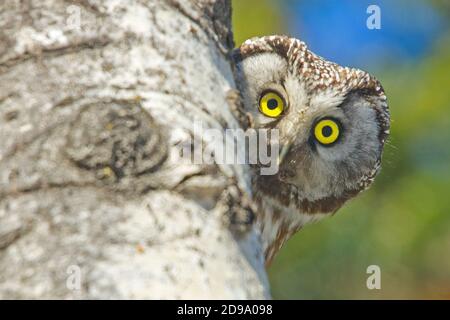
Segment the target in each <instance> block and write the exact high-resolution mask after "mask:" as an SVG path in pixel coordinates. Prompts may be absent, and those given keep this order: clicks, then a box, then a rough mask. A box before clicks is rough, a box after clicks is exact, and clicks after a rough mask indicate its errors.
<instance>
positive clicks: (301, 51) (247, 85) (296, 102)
mask: <svg viewBox="0 0 450 320" xmlns="http://www.w3.org/2000/svg"><path fill="white" fill-rule="evenodd" d="M233 56H234V60H235V63H236V77H237V82H238V86H239V89H240V92H241V94H242V99H243V104H244V106H243V108H244V111H245V113H246V114H247V115H248V116H249V118H250V123H251V127H253V128H268V129H278V134H279V140H280V141H279V144H280V148H279V150H280V152H279V155H278V163H279V170H278V173H277V174H275V175H272V176H263V175H260V176H257V177H256V181H255V183H256V193H257V196H258V197H259V198H260V199H261V200H263V202H264V203H266V206H269V205H268V204H269V203H270V206H271V207H272V209H273V207H275V208H278V209H279V211H280V210H281V213H280V212H279V213H278V214H276V213H274V212H272V214H274V215H275V216H278V219H284V220H286V223H285V224H288V225H287V226H286V227H285V229H286V230H285V232H291V231H292V230H291V229H296V228H298V227H299V226H300V224H301V222H300V220H302V219H303V220H304V218H302V219H301V218H298V217H297V219H296V218H295V215H299V216H300V215H302V216H303V217H304V215H314V214H326V213H332V212H335V211H336V210H337V209H338V208H339V207H340V206H341V205H342V204H343V203H344V202H345V201H346V200H348V199H349V198H351V197H353V196H355V195H357V194H358V193H359V192H360V191H361V190H363V189H365V188H367V187H368V186H369V185H370V183H371V182H372V181H373V180H374V177H375V175H376V174H377V173H378V171H379V169H380V162H381V154H382V151H383V145H384V143H385V141H386V138H387V136H388V134H389V111H388V106H387V101H386V96H385V94H384V91H383V88H382V87H381V85H380V83H379V82H378V80H376V79H375V78H374V77H373V76H371V75H370V74H368V73H366V72H364V71H361V70H358V69H353V68H348V67H342V66H339V65H337V64H335V63H332V62H329V61H326V60H324V59H323V58H321V57H319V56H317V55H315V54H314V53H312V52H311V51H309V50H308V49H307V47H306V45H305V43H303V42H301V41H299V40H297V39H293V38H288V37H284V36H267V37H263V38H255V39H250V40H247V41H246V42H245V43H243V44H242V45H241V47H239V48H238V49H236V50H235V52H234V55H233ZM272 211H273V210H272ZM274 218H275V217H274ZM272 222H273V221H272ZM276 224H277V225H285V224H283V223H281V224H280V223H278V222H277V223H276ZM290 230H291V231H290ZM277 232H280V231H277Z"/></svg>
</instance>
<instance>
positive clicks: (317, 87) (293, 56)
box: [238, 36, 384, 97]
mask: <svg viewBox="0 0 450 320" xmlns="http://www.w3.org/2000/svg"><path fill="white" fill-rule="evenodd" d="M269 52H270V53H275V54H278V55H279V56H281V57H282V58H284V59H286V60H287V62H288V65H289V69H290V71H291V72H292V73H293V74H294V75H296V76H298V77H299V78H300V79H302V82H303V83H304V85H305V86H306V87H307V89H308V91H309V92H313V93H314V92H317V93H320V92H321V91H329V90H330V88H332V89H333V91H334V92H335V94H338V95H340V94H343V95H345V94H346V93H347V92H349V91H350V90H357V89H365V90H368V91H370V92H372V93H373V94H375V95H378V96H380V97H382V96H384V91H383V88H382V87H381V85H380V83H379V81H378V80H377V79H376V78H374V77H373V76H371V75H370V74H369V73H367V72H365V71H362V70H359V69H355V68H349V67H344V66H340V65H338V64H336V63H333V62H330V61H327V60H325V59H323V58H322V57H320V56H318V55H316V54H314V53H313V52H311V51H310V50H308V48H307V45H306V44H305V43H304V42H302V41H300V40H298V39H295V38H289V37H286V36H266V37H261V38H252V39H249V40H247V41H245V42H244V43H243V44H242V45H241V47H240V48H239V49H238V59H241V60H243V59H245V58H248V57H250V56H253V55H255V54H261V53H269Z"/></svg>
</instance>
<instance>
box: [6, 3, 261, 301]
mask: <svg viewBox="0 0 450 320" xmlns="http://www.w3.org/2000/svg"><path fill="white" fill-rule="evenodd" d="M230 6H231V5H230V1H229V0H191V1H184V0H141V1H126V0H122V1H112V0H111V1H103V0H102V1H100V0H65V1H63V0H27V1H2V2H1V3H0V298H2V299H5V298H9V299H14V298H64V299H73V298H74V299H78V298H82V299H85V298H87V299H92V298H108V299H109V298H119V299H122V298H125V299H126V298H151V299H152V298H158V299H159V298H175V299H177V298H194V299H195V298H224V299H227V298H238V299H240V298H243V299H246V298H253V299H255V298H256V299H257V298H268V297H269V289H268V284H267V276H266V273H265V269H264V261H263V255H262V252H261V246H260V240H259V237H258V232H257V231H256V230H255V228H254V226H253V224H252V219H251V218H252V215H253V211H252V206H251V200H250V199H251V190H250V187H249V175H250V173H249V169H248V167H246V166H244V165H215V164H207V163H198V164H195V163H192V161H185V157H181V156H182V154H181V153H180V146H183V147H184V151H186V148H185V147H186V146H187V147H188V149H190V148H191V145H193V144H194V142H195V141H197V140H199V139H200V138H201V137H202V134H203V133H204V130H206V129H208V128H216V129H217V128H219V129H221V130H223V129H224V128H237V127H239V123H238V121H237V120H236V118H235V117H234V116H233V110H234V109H235V108H236V104H237V103H238V99H237V98H236V96H237V95H236V90H235V84H234V80H233V72H232V66H231V63H230V60H229V51H230V50H231V49H232V47H233V40H232V33H231V27H230V23H231V22H230V19H231V17H230V14H231V8H230ZM199 121H200V122H201V123H202V127H203V128H202V130H203V131H199V130H195V129H194V125H193V124H194V122H199Z"/></svg>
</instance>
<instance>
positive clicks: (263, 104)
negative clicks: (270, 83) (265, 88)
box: [259, 91, 285, 118]
mask: <svg viewBox="0 0 450 320" xmlns="http://www.w3.org/2000/svg"><path fill="white" fill-rule="evenodd" d="M284 107H285V105H284V100H283V98H281V96H280V95H279V94H278V93H276V92H273V91H269V92H266V93H265V94H264V95H263V96H262V97H261V99H259V110H260V111H261V112H262V114H264V115H265V116H268V117H271V118H277V117H278V116H279V115H280V114H282V113H283V110H284Z"/></svg>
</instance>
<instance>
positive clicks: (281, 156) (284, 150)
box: [277, 141, 292, 166]
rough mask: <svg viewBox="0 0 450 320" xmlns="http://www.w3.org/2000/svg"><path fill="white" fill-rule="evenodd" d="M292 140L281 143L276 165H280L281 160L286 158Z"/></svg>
mask: <svg viewBox="0 0 450 320" xmlns="http://www.w3.org/2000/svg"><path fill="white" fill-rule="evenodd" d="M291 146H292V141H289V142H288V143H287V144H285V145H283V147H282V148H281V151H280V154H279V155H278V160H277V164H278V166H280V165H281V163H282V162H283V160H284V159H285V158H286V155H287V154H288V152H289V150H290V149H291Z"/></svg>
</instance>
